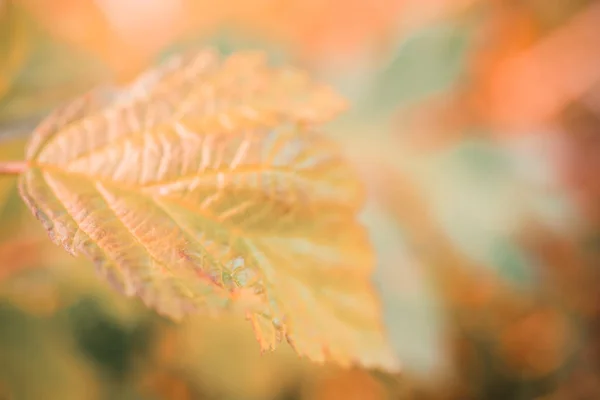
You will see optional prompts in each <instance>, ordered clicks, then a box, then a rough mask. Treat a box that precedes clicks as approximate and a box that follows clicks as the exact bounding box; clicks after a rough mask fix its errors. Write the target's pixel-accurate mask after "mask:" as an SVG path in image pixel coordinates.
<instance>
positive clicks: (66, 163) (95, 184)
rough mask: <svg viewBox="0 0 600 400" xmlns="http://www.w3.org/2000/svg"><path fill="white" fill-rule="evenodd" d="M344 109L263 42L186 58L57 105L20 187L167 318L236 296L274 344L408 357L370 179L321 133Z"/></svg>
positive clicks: (36, 207) (77, 245) (218, 306)
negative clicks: (277, 63)
mask: <svg viewBox="0 0 600 400" xmlns="http://www.w3.org/2000/svg"><path fill="white" fill-rule="evenodd" d="M343 106H344V103H343V101H342V100H341V99H340V98H339V97H337V96H336V95H335V94H334V93H333V92H332V91H330V90H329V89H328V88H327V87H325V86H321V85H317V84H315V83H313V82H311V81H310V80H309V78H308V77H307V76H306V75H305V74H303V73H302V72H300V71H296V70H294V69H290V68H281V69H272V68H269V67H268V66H267V65H265V63H264V60H263V58H262V57H261V56H260V55H258V54H254V53H240V54H236V55H233V56H230V57H229V58H226V59H225V60H221V59H220V58H219V57H218V56H217V55H216V54H214V53H213V52H211V51H204V52H200V53H197V54H187V55H182V56H177V57H175V58H173V59H171V60H169V61H167V62H166V63H165V64H163V65H162V66H160V67H158V68H157V69H156V70H153V71H150V72H148V73H147V74H145V75H143V76H142V77H140V78H139V79H138V80H137V81H136V82H134V83H133V84H132V86H131V87H129V88H126V89H125V90H122V91H120V92H116V91H112V92H111V91H100V90H97V91H95V92H93V93H90V94H89V95H87V96H84V97H82V98H81V99H78V100H76V101H74V102H73V103H71V104H70V105H68V106H66V107H64V108H62V109H60V110H58V111H56V112H55V113H54V114H52V115H51V116H49V117H48V119H47V120H46V121H44V122H43V123H42V124H41V125H40V127H39V128H38V129H37V130H36V132H35V133H34V136H33V137H32V139H31V141H30V143H29V146H28V148H27V161H28V164H29V167H28V170H27V171H26V172H24V173H23V174H22V176H21V178H20V190H21V194H22V196H23V198H24V199H25V201H26V202H27V203H28V205H29V206H30V208H31V210H32V211H33V212H34V213H35V215H36V216H37V217H38V218H39V219H40V220H41V221H42V222H43V224H44V226H45V227H46V229H47V230H48V232H49V234H50V237H51V238H52V239H53V240H54V241H55V242H56V243H58V244H60V245H62V246H64V247H65V248H66V249H67V250H68V251H69V252H71V253H73V254H77V253H83V254H85V255H87V256H88V257H89V258H91V259H93V260H94V261H95V263H96V265H97V267H98V270H99V271H100V273H101V274H102V275H104V276H105V277H106V278H107V279H108V280H109V281H110V282H112V283H113V285H115V286H116V287H117V288H119V289H120V290H121V291H123V292H124V293H125V294H127V295H129V296H134V295H137V296H139V297H141V298H142V299H143V301H144V302H145V303H146V304H147V305H148V306H151V307H154V308H156V309H157V310H158V312H160V313H162V314H165V315H169V316H171V317H173V318H175V319H179V318H181V317H183V316H184V315H185V314H186V313H190V312H197V311H203V312H208V313H218V312H220V311H221V310H223V308H225V307H227V306H229V305H232V304H233V305H235V306H236V307H238V306H240V307H241V308H242V309H244V310H245V311H246V315H247V317H248V319H249V320H250V321H251V323H252V325H253V327H254V329H255V332H256V335H257V338H258V340H259V342H260V344H261V347H262V348H263V349H272V348H274V347H275V346H276V345H277V343H278V342H279V341H280V340H281V339H282V338H283V337H285V338H286V339H287V340H288V342H290V343H291V344H292V345H293V346H294V348H295V349H296V350H297V352H298V353H300V354H304V355H306V356H308V357H309V358H311V359H312V360H315V361H325V360H334V361H336V362H339V363H341V364H345V365H348V364H350V363H353V362H359V363H361V364H363V365H367V366H374V367H383V368H388V369H395V368H396V367H397V365H396V359H395V356H394V355H393V352H392V351H391V350H390V348H389V346H388V343H387V340H386V335H385V333H384V329H383V326H382V321H381V310H380V305H379V301H378V299H377V296H376V294H375V292H374V289H373V288H372V285H371V273H372V269H373V265H374V261H373V254H372V250H371V246H370V244H369V241H368V238H367V235H366V232H365V229H364V228H363V227H362V226H361V225H360V224H359V223H358V222H357V219H356V214H357V213H358V211H359V210H360V208H361V207H362V201H363V190H362V186H361V184H360V181H359V180H358V179H357V177H356V176H355V174H354V171H353V170H352V168H350V166H349V164H348V162H347V161H346V160H345V159H344V157H343V155H342V153H341V152H340V150H339V149H338V148H337V146H336V145H335V143H333V142H331V141H330V140H328V139H326V137H324V136H323V135H322V134H320V133H319V131H318V129H317V125H318V124H319V123H322V122H326V121H327V120H329V119H331V118H332V117H333V116H334V115H335V114H337V113H338V112H339V111H340V110H341V109H342V108H343ZM249 298H252V299H253V301H251V302H249V301H247V299H249ZM240 303H241V304H240Z"/></svg>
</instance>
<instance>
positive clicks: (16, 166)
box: [0, 161, 28, 175]
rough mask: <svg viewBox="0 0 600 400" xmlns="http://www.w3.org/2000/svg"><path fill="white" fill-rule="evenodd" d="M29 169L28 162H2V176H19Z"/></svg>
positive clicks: (0, 170) (0, 171)
mask: <svg viewBox="0 0 600 400" xmlns="http://www.w3.org/2000/svg"><path fill="white" fill-rule="evenodd" d="M27 167H28V165H27V162H26V161H3V162H0V175H19V174H20V173H22V172H25V170H26V169H27Z"/></svg>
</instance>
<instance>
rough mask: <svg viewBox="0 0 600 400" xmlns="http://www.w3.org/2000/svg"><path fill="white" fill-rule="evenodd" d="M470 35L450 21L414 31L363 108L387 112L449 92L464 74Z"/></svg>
mask: <svg viewBox="0 0 600 400" xmlns="http://www.w3.org/2000/svg"><path fill="white" fill-rule="evenodd" d="M470 35H471V31H470V29H469V26H468V25H462V24H459V23H453V22H445V23H444V24H439V25H434V26H430V27H426V28H423V29H421V30H419V31H416V32H414V33H413V34H412V35H410V36H408V37H407V38H405V39H404V40H403V41H402V42H401V43H400V46H399V47H398V49H397V51H396V54H395V56H394V57H393V59H392V60H391V61H390V63H389V64H388V66H387V67H386V68H385V69H384V70H383V71H382V72H381V74H380V75H379V76H378V77H377V78H376V80H375V82H374V84H373V87H372V90H371V93H370V94H369V95H368V96H367V97H366V99H365V102H364V104H363V106H364V107H367V108H368V109H375V110H377V112H390V111H393V110H394V109H396V108H397V107H400V106H404V105H407V104H409V103H413V102H417V101H420V100H422V99H424V98H426V97H428V96H431V95H434V94H436V93H439V92H442V91H445V90H448V89H450V88H451V87H452V86H453V85H454V84H456V83H458V80H459V78H460V76H461V74H462V72H463V71H464V67H465V61H466V56H467V54H468V50H469V44H470Z"/></svg>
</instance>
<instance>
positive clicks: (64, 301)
mask: <svg viewBox="0 0 600 400" xmlns="http://www.w3.org/2000/svg"><path fill="white" fill-rule="evenodd" d="M203 46H212V47H215V48H217V49H218V50H219V51H221V52H222V53H224V54H229V53H231V52H235V51H237V50H240V49H258V50H263V51H265V52H266V53H267V54H268V57H269V59H270V60H271V62H272V63H274V64H278V63H289V64H294V65H296V66H300V67H302V68H304V69H306V70H309V71H310V73H311V74H312V75H313V76H315V77H316V78H317V79H319V80H321V81H324V82H327V83H329V84H330V85H332V86H333V87H335V88H336V89H337V90H338V91H339V92H340V93H342V94H343V95H344V96H346V97H347V98H348V100H349V101H350V103H351V108H350V109H349V111H348V112H346V113H345V114H344V115H342V116H341V117H340V118H338V119H337V120H336V121H335V122H334V123H331V124H329V125H328V126H327V133H328V134H330V135H331V136H332V137H335V138H336V140H339V142H340V143H342V144H343V145H344V148H345V149H346V150H347V153H348V156H349V157H350V158H351V160H353V162H355V163H356V166H357V168H358V169H359V170H360V171H361V173H362V175H363V178H364V180H365V183H366V185H367V186H368V187H369V191H370V196H369V202H368V204H367V205H366V206H365V209H364V213H363V215H362V216H361V218H363V220H364V223H365V224H366V225H367V226H368V228H369V232H370V234H371V239H372V242H373V245H374V246H375V248H376V251H377V256H378V266H377V269H376V273H375V276H374V278H373V279H374V284H375V285H376V287H377V290H378V292H379V293H380V295H381V297H382V299H383V306H384V312H385V320H386V321H385V322H386V327H387V329H388V332H389V334H390V337H391V340H392V342H393V346H394V349H395V351H396V352H397V353H398V355H399V358H400V360H402V362H403V367H404V371H403V372H402V374H399V375H390V374H386V373H383V372H380V371H368V370H364V369H360V368H355V369H351V370H343V369H340V368H337V367H336V366H334V365H316V364H312V363H310V362H309V361H307V360H305V359H300V358H298V357H297V356H296V355H295V353H294V352H293V351H292V350H291V349H290V348H289V346H287V345H285V344H284V345H281V346H280V348H279V349H278V350H277V351H275V352H273V353H268V354H264V355H261V354H260V352H259V346H258V344H257V343H256V341H255V339H254V336H253V333H252V331H251V327H250V325H249V324H248V323H247V322H245V321H243V320H238V319H236V318H233V317H227V316H223V317H222V318H217V319H207V318H205V317H202V316H200V317H194V318H190V319H189V320H188V321H186V322H185V323H183V324H179V325H177V324H173V323H171V322H169V321H168V320H166V319H163V318H160V317H158V316H157V315H155V314H154V313H153V312H152V311H150V310H147V309H145V308H144V307H143V306H142V305H141V303H140V302H139V301H136V300H129V299H126V298H125V297H123V296H121V295H119V294H117V293H115V292H113V291H112V290H111V289H110V288H109V287H108V285H107V284H105V283H104V281H102V280H100V279H98V278H97V277H96V275H95V272H94V270H93V267H91V266H90V265H89V264H88V263H87V261H85V260H83V259H82V258H77V259H75V258H71V257H70V256H68V255H66V253H63V250H62V249H59V248H56V247H55V246H54V245H53V244H51V242H50V241H49V240H48V238H47V236H46V233H45V232H44V231H43V229H42V228H41V226H40V225H39V224H38V223H37V222H36V221H34V218H33V217H32V216H31V215H30V212H29V211H28V210H26V209H25V207H24V205H23V204H22V202H21V201H20V199H19V198H18V194H17V192H16V188H15V179H14V178H10V177H0V399H2V400H5V399H6V400H8V399H14V400H17V399H18V400H21V399H25V400H29V399H32V400H40V399H45V400H46V399H48V400H53V399H56V400H70V399H73V400H81V399H86V400H87V399H90V400H95V399H153V400H154V399H156V400H158V399H174V400H190V399H228V400H229V399H231V400H234V399H240V400H246V399H278V400H284V399H285V400H292V399H303V400H304V399H323V400H329V399H361V400H362V399H365V400H368V399H544V400H550V399H553V400H554V399H581V400H587V399H600V364H599V363H600V230H599V228H600V179H599V177H600V3H598V2H595V1H591V0H554V1H548V0H279V1H277V0H221V1H219V2H213V1H208V0H13V1H10V0H0V160H18V159H22V157H23V156H22V153H23V146H24V143H25V141H26V140H27V137H28V135H29V133H30V132H31V130H32V129H33V128H34V127H35V125H36V124H37V123H38V122H39V120H40V118H42V117H43V116H44V115H45V114H46V113H47V112H48V111H49V110H51V109H52V108H54V107H56V106H57V105H60V104H61V103H62V102H64V101H67V100H69V99H70V98H72V97H73V96H77V95H78V94H80V93H82V92H83V91H85V90H87V89H89V88H91V87H92V86H94V85H97V84H101V83H104V82H118V83H126V82H128V81H129V80H130V79H132V78H133V77H135V75H136V74H137V73H139V72H140V71H142V70H144V69H146V68H148V67H149V66H151V65H154V64H155V63H156V62H158V61H160V60H162V59H164V58H165V57H166V56H168V55H169V54H171V53H173V52H177V51H180V50H183V49H187V48H194V47H203Z"/></svg>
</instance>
